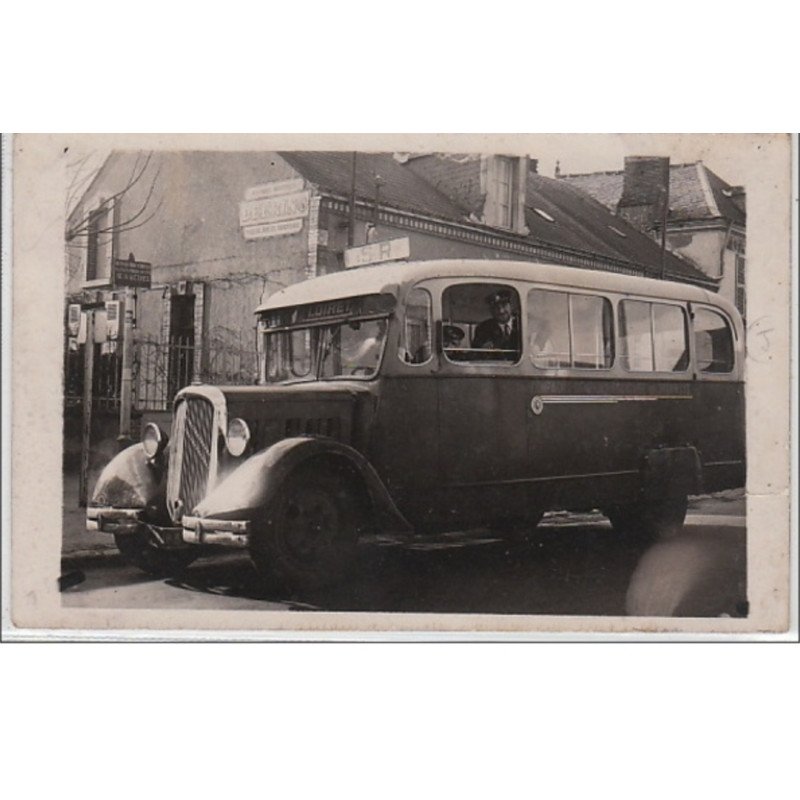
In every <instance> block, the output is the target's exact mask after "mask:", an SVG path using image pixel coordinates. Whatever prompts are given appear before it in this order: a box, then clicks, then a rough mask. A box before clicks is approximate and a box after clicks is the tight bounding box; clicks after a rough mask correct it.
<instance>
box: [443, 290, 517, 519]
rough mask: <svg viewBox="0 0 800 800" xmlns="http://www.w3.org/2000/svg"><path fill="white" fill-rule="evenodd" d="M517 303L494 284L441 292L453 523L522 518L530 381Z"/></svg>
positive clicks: (446, 467)
mask: <svg viewBox="0 0 800 800" xmlns="http://www.w3.org/2000/svg"><path fill="white" fill-rule="evenodd" d="M520 309H521V305H520V297H519V293H518V292H517V290H516V289H514V288H513V287H511V286H508V285H504V284H497V283H477V282H473V283H459V284H454V285H451V286H448V287H446V288H445V289H444V291H443V293H442V323H441V341H442V354H441V364H442V367H441V370H440V373H439V380H438V400H439V436H438V439H439V480H440V482H441V485H442V487H443V489H446V499H445V503H444V505H445V507H446V508H447V509H448V513H450V514H451V516H452V518H453V521H454V522H455V521H456V520H457V518H459V517H463V518H464V519H468V518H469V519H472V520H475V519H478V520H483V519H484V518H486V519H490V518H491V519H497V518H498V516H499V517H505V516H507V517H509V518H511V517H515V516H519V515H520V513H521V512H522V510H523V509H522V508H521V504H524V495H525V493H524V488H523V487H521V486H520V484H519V477H520V475H521V474H523V472H524V470H525V468H526V459H527V448H526V443H525V416H526V409H527V403H528V400H529V398H528V391H527V385H528V383H529V379H526V378H525V376H524V375H523V374H522V370H521V360H522V333H521V327H520V323H521V317H520Z"/></svg>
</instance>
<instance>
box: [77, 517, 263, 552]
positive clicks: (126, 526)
mask: <svg viewBox="0 0 800 800" xmlns="http://www.w3.org/2000/svg"><path fill="white" fill-rule="evenodd" d="M142 511H143V509H141V508H89V509H87V512H86V529H87V530H90V531H102V532H103V533H110V534H133V533H137V532H146V533H149V535H150V538H151V539H152V541H153V544H155V545H156V546H157V547H180V546H183V545H187V544H188V545H222V546H225V547H247V545H248V543H249V541H250V522H249V521H248V520H229V519H210V518H206V517H191V516H185V517H183V519H182V520H181V527H174V528H173V527H164V526H160V525H152V524H150V523H148V522H146V521H144V520H143V519H142Z"/></svg>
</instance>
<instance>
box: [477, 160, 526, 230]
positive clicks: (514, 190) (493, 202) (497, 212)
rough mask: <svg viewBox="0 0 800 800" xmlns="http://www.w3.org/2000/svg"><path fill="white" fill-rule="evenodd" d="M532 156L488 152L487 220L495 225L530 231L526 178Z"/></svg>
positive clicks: (485, 172)
mask: <svg viewBox="0 0 800 800" xmlns="http://www.w3.org/2000/svg"><path fill="white" fill-rule="evenodd" d="M527 169H528V159H527V158H524V157H523V158H520V157H515V156H485V157H484V158H483V159H482V165H481V170H482V174H481V185H482V189H483V191H484V192H485V198H486V200H485V205H484V209H483V221H484V222H485V223H486V224H487V225H492V226H493V227H495V228H504V229H505V230H509V231H513V232H514V233H521V234H527V232H528V231H527V229H526V228H525V213H524V211H525V179H526V176H527Z"/></svg>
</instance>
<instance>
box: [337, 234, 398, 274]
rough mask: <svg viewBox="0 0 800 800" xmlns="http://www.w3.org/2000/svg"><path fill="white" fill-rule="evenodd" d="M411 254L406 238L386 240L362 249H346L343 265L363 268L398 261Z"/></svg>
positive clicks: (366, 245)
mask: <svg viewBox="0 0 800 800" xmlns="http://www.w3.org/2000/svg"><path fill="white" fill-rule="evenodd" d="M410 254H411V241H410V240H409V238H408V237H407V236H404V237H402V238H401V239H387V240H386V241H385V242H373V243H372V244H365V245H363V246H362V247H348V248H347V250H345V251H344V265H345V267H347V268H348V269H349V268H350V267H363V266H365V265H366V264H379V263H382V262H384V261H399V260H401V259H404V258H408V257H409V255H410Z"/></svg>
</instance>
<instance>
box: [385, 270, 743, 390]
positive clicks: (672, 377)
mask: <svg viewBox="0 0 800 800" xmlns="http://www.w3.org/2000/svg"><path fill="white" fill-rule="evenodd" d="M474 283H486V284H502V285H503V286H507V287H509V288H513V289H514V290H515V291H516V292H517V295H518V297H519V298H520V304H521V308H520V330H521V335H522V355H521V358H520V359H519V361H516V362H508V361H500V360H498V361H451V360H450V359H449V358H447V357H446V355H445V354H444V352H443V348H442V341H441V327H442V325H443V302H442V300H443V294H444V291H445V289H447V288H448V287H451V286H456V285H459V284H474ZM600 283H601V282H600V281H598V284H596V285H593V286H585V285H576V284H573V283H568V282H565V283H549V282H539V281H537V280H536V279H535V278H534V279H526V278H522V279H519V278H511V279H509V278H502V277H500V276H496V275H494V274H492V273H491V272H487V274H486V275H459V276H446V277H444V276H430V277H426V278H422V279H421V280H418V281H415V282H413V283H411V284H409V286H408V289H407V291H411V290H413V289H417V288H421V289H425V290H426V291H428V293H429V294H430V295H431V297H432V299H433V348H432V351H433V353H434V354H435V355H436V358H433V357H432V358H431V359H429V360H428V361H426V362H425V363H424V364H410V363H407V362H403V361H401V360H400V359H399V358H398V359H394V361H395V363H396V364H397V365H398V366H400V368H401V370H402V371H403V372H404V373H406V371H407V370H408V371H409V373H406V374H410V372H414V371H417V372H422V371H423V370H419V367H424V368H425V370H424V371H425V372H427V373H429V374H432V373H444V374H445V375H448V376H455V375H472V376H476V375H486V376H487V377H488V376H489V375H490V374H492V373H494V374H496V375H497V376H498V377H502V376H504V375H510V374H518V375H520V377H527V378H539V379H541V378H570V377H572V378H577V379H580V380H584V381H585V380H589V381H592V380H603V381H609V380H612V381H616V380H620V381H648V380H650V381H652V380H656V381H675V382H684V383H685V382H687V381H692V380H702V381H717V382H726V381H727V382H736V381H740V380H741V368H742V363H743V359H742V355H741V352H740V351H741V334H740V332H739V328H738V327H737V325H736V323H735V321H734V319H733V318H732V317H731V315H730V313H728V311H727V310H726V309H725V308H724V306H721V305H716V304H715V303H713V302H703V301H699V302H698V301H692V300H685V299H676V298H671V297H663V296H662V295H659V294H641V293H639V292H636V293H633V292H625V291H618V290H615V289H606V288H604V287H602V286H601V285H600ZM534 289H539V290H542V291H554V292H563V293H565V294H574V295H578V294H580V295H589V296H592V297H600V298H602V299H603V300H607V301H608V302H609V303H610V304H611V310H612V325H613V328H614V361H613V363H612V366H611V367H609V368H601V369H592V368H584V367H537V366H535V365H534V364H533V362H532V361H531V359H530V347H529V341H528V338H529V329H528V319H527V317H528V315H527V295H528V292H530V291H532V290H534ZM404 300H405V298H403V301H402V302H404ZM624 300H639V301H642V302H645V303H650V304H653V303H659V304H662V305H671V306H676V307H678V308H680V309H683V314H684V325H685V326H686V328H685V330H686V334H687V336H688V345H689V366H688V368H687V369H686V370H684V371H682V372H672V371H669V372H664V371H647V372H633V371H630V370H628V369H626V368H625V367H624V366H623V363H622V358H621V350H620V344H621V337H620V329H619V304H620V303H621V302H622V301H624ZM523 301H524V302H523ZM700 308H705V309H708V310H710V311H714V312H716V313H717V314H720V315H721V316H722V317H723V318H724V319H725V321H726V323H727V324H728V326H729V328H730V330H731V332H732V335H733V338H734V342H733V344H734V347H733V351H734V369H733V371H732V372H704V373H699V372H698V371H697V360H696V354H695V347H694V327H693V325H694V316H693V315H694V309H700ZM398 312H399V309H395V312H394V317H395V319H398V318H399V316H400V315H399V313H398ZM398 345H399V336H398ZM386 363H387V362H386V359H385V354H384V365H386Z"/></svg>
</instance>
